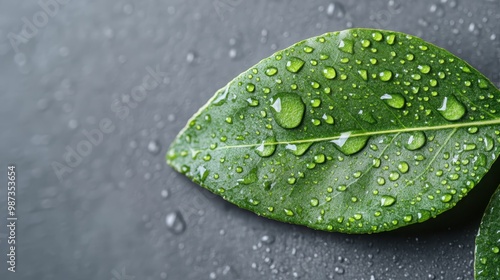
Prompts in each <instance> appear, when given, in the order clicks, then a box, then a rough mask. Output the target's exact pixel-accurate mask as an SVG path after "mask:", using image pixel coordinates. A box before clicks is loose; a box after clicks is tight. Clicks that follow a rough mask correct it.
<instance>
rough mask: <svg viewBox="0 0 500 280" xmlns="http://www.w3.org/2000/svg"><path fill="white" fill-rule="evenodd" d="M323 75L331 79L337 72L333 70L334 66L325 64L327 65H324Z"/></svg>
mask: <svg viewBox="0 0 500 280" xmlns="http://www.w3.org/2000/svg"><path fill="white" fill-rule="evenodd" d="M323 76H325V78H327V79H329V80H331V79H334V78H335V77H336V76H337V72H336V71H335V68H333V67H330V66H327V67H325V69H323Z"/></svg>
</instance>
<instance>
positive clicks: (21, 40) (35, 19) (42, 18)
mask: <svg viewBox="0 0 500 280" xmlns="http://www.w3.org/2000/svg"><path fill="white" fill-rule="evenodd" d="M70 1H71V0H39V1H38V6H39V7H40V10H38V11H36V12H35V13H34V14H33V15H32V16H31V18H28V17H22V18H21V21H22V22H23V26H22V27H21V31H19V32H18V33H14V32H9V33H8V34H7V38H8V39H9V42H10V45H11V46H12V48H13V49H14V51H15V52H16V53H19V46H20V45H21V44H26V43H28V42H29V41H30V40H31V39H33V38H34V37H35V36H36V35H38V32H39V31H40V29H43V28H44V27H45V26H47V24H48V23H49V20H50V19H51V18H54V17H55V16H56V15H57V14H58V13H59V11H60V10H61V8H62V7H63V6H65V5H67V4H68V3H69V2H70Z"/></svg>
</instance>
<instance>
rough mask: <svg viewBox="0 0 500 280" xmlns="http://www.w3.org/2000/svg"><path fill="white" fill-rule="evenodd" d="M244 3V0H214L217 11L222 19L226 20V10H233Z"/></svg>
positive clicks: (213, 3)
mask: <svg viewBox="0 0 500 280" xmlns="http://www.w3.org/2000/svg"><path fill="white" fill-rule="evenodd" d="M241 3H243V0H213V1H212V5H213V6H214V9H215V12H216V13H217V16H219V19H220V20H221V21H224V14H225V13H226V12H232V11H234V9H235V8H236V7H237V6H239V5H240V4H241Z"/></svg>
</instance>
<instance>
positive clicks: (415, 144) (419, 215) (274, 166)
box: [167, 29, 500, 233]
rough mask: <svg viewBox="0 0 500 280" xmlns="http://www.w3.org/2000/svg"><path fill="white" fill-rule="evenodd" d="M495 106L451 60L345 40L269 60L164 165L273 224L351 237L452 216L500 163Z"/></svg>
mask: <svg viewBox="0 0 500 280" xmlns="http://www.w3.org/2000/svg"><path fill="white" fill-rule="evenodd" d="M499 100H500V95H499V91H498V90H497V89H496V87H495V86H494V85H493V84H492V83H491V82H489V81H488V79H487V78H485V77H484V76H483V75H481V74H480V73H479V72H478V71H477V70H475V69H473V68H472V67H471V66H470V65H469V64H467V63H466V62H464V61H462V60H461V59H459V58H457V57H456V56H454V55H452V54H451V53H449V52H448V51H446V50H444V49H441V48H438V47H436V46H434V45H432V44H429V43H427V42H425V41H423V40H421V39H419V38H416V37H413V36H410V35H406V34H403V33H398V32H391V31H382V30H370V29H351V30H345V31H342V32H333V33H327V34H324V35H321V36H319V37H313V38H310V39H307V40H305V41H302V42H299V43H297V44H295V45H293V46H291V47H289V48H287V49H284V50H282V51H278V52H277V53H275V54H274V55H272V56H271V57H269V58H266V59H264V60H263V61H261V62H260V63H258V64H257V65H255V66H254V67H252V68H250V69H249V70H247V71H245V72H244V73H242V74H240V75H239V76H237V77H236V78H235V79H234V80H233V81H231V82H229V84H228V85H227V86H225V87H224V88H222V89H221V90H219V91H218V92H217V93H216V94H215V96H214V97H213V98H212V99H210V101H209V102H208V103H207V104H206V105H205V106H204V107H203V108H201V109H200V110H199V111H198V113H196V114H195V115H194V116H193V117H192V118H191V120H189V123H188V125H187V126H186V128H184V130H182V132H180V134H179V135H178V137H177V139H176V140H175V141H174V142H173V143H172V145H171V147H170V150H169V152H168V154H167V162H168V163H169V164H170V165H171V166H173V167H174V168H175V169H176V170H178V171H179V172H181V173H183V174H185V175H186V176H188V177H189V178H191V179H192V180H193V181H194V182H196V183H198V184H200V185H201V186H203V187H205V188H207V189H209V190H210V191H212V192H214V193H216V194H219V195H221V196H222V197H223V198H224V199H226V200H228V201H230V202H232V203H234V204H236V205H238V206H240V207H242V208H245V209H248V210H250V211H253V212H255V213H257V214H258V215H262V216H265V217H268V218H271V219H276V220H279V221H284V222H289V223H294V224H300V225H305V226H308V227H311V228H315V229H321V230H328V231H341V232H348V233H371V232H380V231H386V230H392V229H395V228H398V227H401V226H405V225H409V224H412V223H416V222H422V221H425V220H427V219H429V218H431V217H435V216H436V215H438V214H439V213H441V212H443V211H445V210H448V209H450V208H452V207H453V206H454V205H455V204H456V203H457V202H458V201H459V200H460V199H461V198H463V197H464V196H465V195H466V194H467V193H468V192H469V191H470V190H471V189H472V188H473V187H474V186H475V185H476V184H477V183H478V182H479V180H480V179H481V178H482V177H483V175H484V174H485V173H486V172H487V171H488V169H489V168H490V167H491V165H492V164H493V162H494V160H495V159H496V158H497V156H498V154H499V143H498V142H499V139H500V138H499V134H500V130H499V125H500V102H499Z"/></svg>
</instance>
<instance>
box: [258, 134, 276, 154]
mask: <svg viewBox="0 0 500 280" xmlns="http://www.w3.org/2000/svg"><path fill="white" fill-rule="evenodd" d="M275 142H276V139H275V138H274V137H269V138H267V139H266V140H265V141H262V143H261V144H260V145H259V146H257V148H255V152H256V153H257V154H258V155H259V156H261V157H269V156H271V155H272V154H274V151H275V150H276V144H274V143H275Z"/></svg>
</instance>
